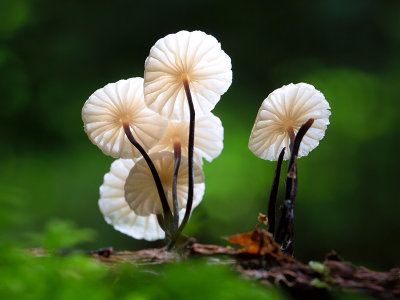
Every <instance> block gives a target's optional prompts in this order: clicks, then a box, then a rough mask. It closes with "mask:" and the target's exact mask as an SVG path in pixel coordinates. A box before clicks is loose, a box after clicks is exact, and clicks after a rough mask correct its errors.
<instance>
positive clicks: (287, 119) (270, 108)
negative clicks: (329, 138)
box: [249, 83, 331, 161]
mask: <svg viewBox="0 0 400 300" xmlns="http://www.w3.org/2000/svg"><path fill="white" fill-rule="evenodd" d="M329 109H330V106H329V103H328V102H327V101H326V100H325V97H324V95H323V94H322V93H321V92H320V91H318V90H316V89H315V88H314V86H312V85H310V84H307V83H297V84H293V83H291V84H289V85H284V86H283V87H281V88H279V89H276V90H275V91H273V92H272V93H271V94H269V95H268V97H267V98H266V99H265V100H264V101H263V103H262V104H261V107H260V109H259V111H258V114H257V118H256V121H255V123H254V126H253V129H252V131H251V135H250V139H249V149H250V150H251V151H252V152H253V153H254V154H255V155H256V156H258V157H260V158H262V159H267V160H272V161H273V160H277V158H278V156H279V153H280V152H281V150H282V149H283V148H284V147H286V149H287V150H290V144H291V143H292V141H291V140H293V138H294V136H295V134H296V133H297V131H298V130H299V128H300V127H301V125H302V124H303V123H305V122H306V121H307V120H309V119H311V118H312V119H314V123H313V125H312V127H311V128H310V129H309V130H308V131H307V133H306V135H305V136H304V138H303V141H302V143H301V146H300V150H299V154H298V157H301V156H306V155H307V154H308V153H309V152H310V151H311V150H313V149H314V148H315V147H317V146H318V144H319V141H320V140H321V139H322V138H323V137H324V135H325V130H326V128H327V126H328V124H329V116H330V114H331V112H330V111H329ZM289 157H290V151H286V153H285V156H284V159H288V158H289Z"/></svg>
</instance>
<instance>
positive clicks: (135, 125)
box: [82, 77, 167, 158]
mask: <svg viewBox="0 0 400 300" xmlns="http://www.w3.org/2000/svg"><path fill="white" fill-rule="evenodd" d="M82 119H83V123H84V128H85V131H86V133H87V135H88V137H89V139H90V140H91V141H92V143H93V144H95V145H97V146H98V147H99V148H100V149H101V151H103V153H104V154H106V155H110V156H112V157H117V158H119V157H121V158H134V157H139V156H140V155H141V154H140V153H139V151H138V150H137V149H136V148H135V147H134V146H132V144H131V143H130V142H129V140H128V138H127V137H126V136H125V132H124V128H123V125H122V124H123V122H128V123H129V124H130V127H131V130H132V134H133V136H134V137H135V139H136V140H137V141H138V142H139V144H140V145H141V146H142V147H143V148H144V149H145V150H146V151H147V150H149V149H150V148H151V147H152V146H154V145H155V144H156V143H157V142H158V140H159V139H160V138H161V137H162V136H163V134H164V132H165V128H166V127H167V121H166V120H165V119H164V118H162V117H161V116H160V115H158V114H156V113H154V112H153V111H151V110H150V109H148V108H147V107H146V105H145V103H144V96H143V79H142V78H139V77H136V78H130V79H127V80H120V81H118V82H116V83H109V84H107V85H106V86H105V87H104V88H101V89H98V90H97V91H95V92H94V93H93V94H92V95H91V96H90V97H89V99H88V100H87V101H86V103H85V105H84V106H83V108H82Z"/></svg>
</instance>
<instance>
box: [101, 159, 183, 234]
mask: <svg viewBox="0 0 400 300" xmlns="http://www.w3.org/2000/svg"><path fill="white" fill-rule="evenodd" d="M134 165H135V163H134V160H132V159H117V160H115V161H114V162H113V163H112V164H111V169H110V172H109V173H107V174H106V175H105V176H104V182H103V184H102V185H101V187H100V199H99V208H100V211H101V212H102V214H103V216H104V219H105V220H106V222H107V223H108V224H111V225H112V226H114V228H115V229H116V230H118V231H120V232H122V233H124V234H126V235H129V236H131V237H133V238H135V239H145V240H147V241H154V240H158V239H163V238H164V237H165V233H164V231H163V230H162V229H161V227H160V226H159V225H158V221H157V216H156V215H153V214H152V215H148V216H146V217H143V216H138V215H137V214H135V213H134V212H133V211H132V209H131V208H130V207H129V205H128V203H127V202H126V200H125V189H124V186H125V181H126V178H127V177H128V174H129V171H130V170H131V169H132V168H133V166H134ZM183 214H184V211H182V213H181V214H180V215H182V218H183Z"/></svg>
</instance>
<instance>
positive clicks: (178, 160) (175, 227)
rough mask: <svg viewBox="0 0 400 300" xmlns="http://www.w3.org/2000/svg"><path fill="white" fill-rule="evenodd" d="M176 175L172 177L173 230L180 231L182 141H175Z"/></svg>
mask: <svg viewBox="0 0 400 300" xmlns="http://www.w3.org/2000/svg"><path fill="white" fill-rule="evenodd" d="M174 158H175V161H174V176H173V178H172V199H173V204H174V223H173V227H172V228H173V232H174V234H175V232H177V231H178V226H179V207H178V193H177V184H178V172H179V166H180V164H181V143H179V142H176V143H174Z"/></svg>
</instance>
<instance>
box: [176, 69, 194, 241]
mask: <svg viewBox="0 0 400 300" xmlns="http://www.w3.org/2000/svg"><path fill="white" fill-rule="evenodd" d="M182 82H183V87H184V88H185V93H186V97H187V100H188V104H189V112H190V120H189V143H188V165H189V174H188V175H189V183H188V184H189V192H188V199H187V204H186V211H185V216H184V217H183V220H182V223H181V226H179V228H178V231H177V233H176V236H179V234H180V233H181V232H182V230H183V228H185V226H186V224H187V222H188V220H189V217H190V213H191V211H192V205H193V188H194V171H193V149H194V126H195V117H196V115H195V112H194V106H193V100H192V94H191V93H190V88H189V80H188V78H187V76H182Z"/></svg>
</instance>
